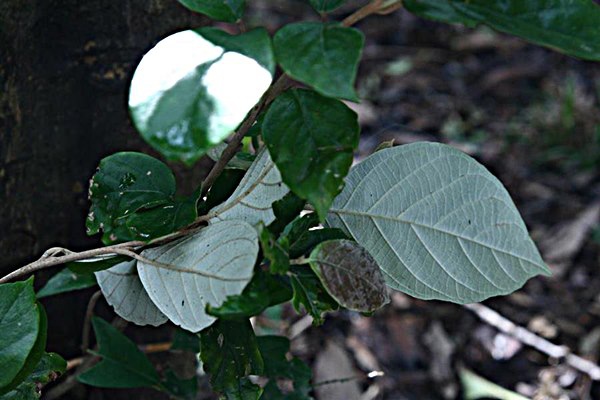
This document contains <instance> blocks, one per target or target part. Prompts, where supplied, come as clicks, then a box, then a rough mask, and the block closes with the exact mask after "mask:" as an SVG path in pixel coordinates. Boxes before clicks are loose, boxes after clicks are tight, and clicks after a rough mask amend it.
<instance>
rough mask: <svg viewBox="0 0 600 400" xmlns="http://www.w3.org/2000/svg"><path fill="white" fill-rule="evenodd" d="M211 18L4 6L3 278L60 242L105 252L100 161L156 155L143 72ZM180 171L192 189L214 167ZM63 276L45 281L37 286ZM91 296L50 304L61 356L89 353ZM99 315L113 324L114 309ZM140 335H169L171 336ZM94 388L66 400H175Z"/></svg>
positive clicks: (110, 8)
mask: <svg viewBox="0 0 600 400" xmlns="http://www.w3.org/2000/svg"><path fill="white" fill-rule="evenodd" d="M203 21H205V20H204V19H203V18H202V17H199V16H195V15H193V14H192V13H191V12H189V11H187V10H186V9H185V8H184V7H182V6H180V5H179V4H178V2H177V1H176V0H120V1H115V0H85V1H82V0H1V1H0V275H5V274H6V273H7V272H9V271H11V270H13V269H16V268H17V267H18V266H21V265H23V264H25V263H27V262H30V261H32V260H33V259H36V258H38V257H39V256H40V255H41V253H43V252H44V251H45V250H46V249H48V248H49V247H52V246H61V247H66V248H70V249H73V250H77V249H83V248H91V247H96V246H100V245H101V243H100V241H99V239H98V237H94V238H89V237H87V236H86V234H85V218H86V215H87V212H88V209H89V203H88V199H87V187H88V182H89V179H90V177H91V176H92V175H93V173H94V171H95V168H96V166H97V165H98V162H99V161H100V159H101V158H103V157H105V156H107V155H109V154H111V153H114V152H117V151H123V150H138V151H139V150H141V151H145V152H148V153H150V154H152V155H155V156H156V153H154V152H152V151H151V150H150V149H149V148H148V146H146V145H145V144H144V143H143V141H142V140H141V138H140V136H139V135H138V134H137V132H136V131H135V130H134V129H133V127H132V126H131V123H130V121H129V115H128V111H127V92H128V85H129V81H130V79H131V75H132V73H133V70H134V68H135V66H136V64H137V63H138V61H139V59H140V58H141V56H142V55H143V54H144V53H145V51H147V50H148V49H149V48H150V47H151V46H152V45H153V44H154V43H156V42H157V41H158V40H159V39H161V38H162V37H164V36H166V35H168V34H170V33H172V32H175V31H178V30H182V29H186V28H190V27H197V26H200V25H203ZM173 167H174V169H175V172H176V175H177V177H178V178H180V179H179V180H180V181H181V183H182V184H183V183H185V185H184V191H187V192H189V191H191V190H190V188H191V187H192V186H194V185H197V184H198V182H199V178H200V177H201V176H202V174H203V172H204V171H203V170H205V167H206V164H204V165H203V164H202V163H200V164H199V165H197V166H196V167H195V168H193V169H186V168H184V167H182V166H180V165H174V166H173ZM186 185H187V190H186ZM57 270H58V268H57V269H53V270H51V271H48V272H45V273H42V274H39V275H38V277H37V278H36V286H37V287H39V286H40V285H41V284H43V281H44V280H46V279H47V277H48V276H49V275H50V274H51V273H54V272H55V271H57ZM91 290H92V291H93V290H95V289H91ZM90 294H91V291H90V290H88V291H84V292H79V293H69V294H66V295H63V296H56V297H51V298H48V299H44V302H43V303H44V306H45V307H46V310H47V311H48V315H49V332H48V349H49V351H56V352H59V353H60V354H61V355H63V356H64V357H65V358H72V357H77V356H79V355H80V354H81V350H80V349H79V346H80V345H81V327H82V321H83V316H84V313H85V308H86V303H87V301H88V298H89V297H90ZM96 310H97V312H99V313H100V314H101V315H103V316H104V317H105V318H108V319H110V318H112V315H111V314H110V313H109V310H108V307H107V305H106V304H105V303H104V302H100V303H99V305H98V307H97V308H96ZM128 333H129V334H130V335H131V334H133V336H134V337H138V338H139V337H140V336H143V340H144V341H152V340H156V339H157V338H160V340H166V339H168V331H167V332H166V334H167V336H166V337H165V330H152V331H148V330H140V329H133V330H131V329H129V330H128ZM88 390H89V389H83V391H82V390H80V391H79V394H77V392H78V391H75V393H71V394H69V395H68V396H67V397H65V398H96V399H100V398H111V399H120V398H129V399H133V398H144V399H153V398H165V396H164V395H155V394H149V393H148V392H146V391H139V390H136V391H134V392H129V393H127V391H125V392H111V391H109V392H98V391H97V390H95V389H92V390H91V392H87V393H86V391H88ZM90 396H91V397H90Z"/></svg>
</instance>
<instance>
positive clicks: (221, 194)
mask: <svg viewBox="0 0 600 400" xmlns="http://www.w3.org/2000/svg"><path fill="white" fill-rule="evenodd" d="M245 173H246V171H244V170H243V169H233V168H232V169H229V168H228V169H225V170H224V171H223V172H222V173H221V175H219V177H218V178H217V180H216V181H215V183H213V185H212V186H211V187H210V190H209V191H208V194H207V195H206V200H204V201H203V202H202V203H200V205H199V212H200V213H201V214H206V213H207V212H208V211H209V210H210V209H211V208H213V207H216V206H217V205H219V204H221V203H222V202H224V201H225V200H227V199H228V198H229V196H231V195H232V194H233V192H234V191H235V189H236V188H237V187H238V184H239V183H240V181H241V180H242V178H243V177H244V174H245Z"/></svg>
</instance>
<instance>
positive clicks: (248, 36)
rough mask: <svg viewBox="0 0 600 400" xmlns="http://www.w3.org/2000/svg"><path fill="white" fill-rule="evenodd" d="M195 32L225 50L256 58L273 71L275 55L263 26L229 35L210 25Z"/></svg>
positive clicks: (272, 72)
mask: <svg viewBox="0 0 600 400" xmlns="http://www.w3.org/2000/svg"><path fill="white" fill-rule="evenodd" d="M196 32H198V33H200V34H201V35H202V36H203V37H204V38H205V39H206V40H208V41H210V42H211V43H213V44H214V45H216V46H221V47H222V48H224V49H225V50H226V51H234V52H236V53H240V54H243V55H245V56H248V57H250V58H252V59H254V60H256V62H258V63H259V64H260V65H262V66H263V67H265V68H266V69H267V70H268V71H269V72H270V73H271V75H273V74H274V73H275V55H274V54H273V46H272V44H271V37H270V36H269V33H268V32H267V30H266V29H265V28H256V29H253V30H251V31H248V32H246V33H244V34H242V35H230V34H228V33H227V32H225V31H222V30H220V29H216V28H210V27H209V28H200V29H197V30H196Z"/></svg>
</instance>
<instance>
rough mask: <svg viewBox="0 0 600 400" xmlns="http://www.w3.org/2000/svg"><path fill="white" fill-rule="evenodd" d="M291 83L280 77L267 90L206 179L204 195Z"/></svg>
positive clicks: (287, 79)
mask: <svg viewBox="0 0 600 400" xmlns="http://www.w3.org/2000/svg"><path fill="white" fill-rule="evenodd" d="M290 83H291V80H290V79H289V78H288V77H287V76H286V75H282V76H280V77H279V79H277V81H276V82H275V83H274V84H273V85H271V87H270V88H269V90H267V92H266V93H265V94H264V95H263V97H262V98H261V100H260V101H259V102H258V104H257V105H255V106H254V107H253V108H252V110H250V113H248V116H247V117H246V119H244V122H242V125H240V128H239V129H238V130H237V132H236V133H235V134H234V135H233V136H232V137H231V140H230V141H229V143H228V144H227V147H225V150H223V153H221V157H219V159H218V160H217V162H216V164H215V165H214V166H213V167H212V169H211V170H210V172H209V173H208V175H207V176H206V178H205V179H204V182H203V183H202V195H204V194H206V192H207V191H208V189H209V188H210V187H211V186H212V185H213V183H215V180H216V179H217V178H218V177H219V175H221V173H222V172H223V171H224V170H225V167H226V166H227V163H229V161H231V159H232V158H233V157H234V156H235V154H236V153H237V152H238V149H239V147H240V145H241V143H242V140H243V139H244V136H246V134H247V133H248V131H249V130H250V128H252V125H253V124H254V121H256V118H258V115H259V114H260V112H261V111H262V110H263V109H264V108H265V107H266V106H268V105H269V104H270V103H271V102H272V101H273V100H274V99H275V98H276V97H277V96H278V95H279V94H280V93H281V92H283V91H284V90H286V89H287V88H288V87H289V85H290Z"/></svg>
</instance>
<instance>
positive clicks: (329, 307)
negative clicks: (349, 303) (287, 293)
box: [290, 265, 338, 325]
mask: <svg viewBox="0 0 600 400" xmlns="http://www.w3.org/2000/svg"><path fill="white" fill-rule="evenodd" d="M291 271H292V276H291V278H290V281H291V282H292V289H293V290H294V296H293V297H292V305H293V306H294V309H296V311H298V312H300V310H301V307H304V309H305V310H306V312H308V313H309V314H310V315H311V316H312V317H313V318H314V322H313V323H314V324H316V325H320V324H322V323H323V322H324V318H323V314H324V313H325V312H327V311H335V310H337V309H338V304H337V303H336V302H335V300H334V299H332V298H331V296H329V294H328V293H327V291H326V290H325V288H324V287H323V285H322V284H321V282H320V281H319V278H318V277H317V275H315V273H314V272H313V271H311V269H310V268H308V266H305V265H300V266H295V267H292V268H291Z"/></svg>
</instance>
